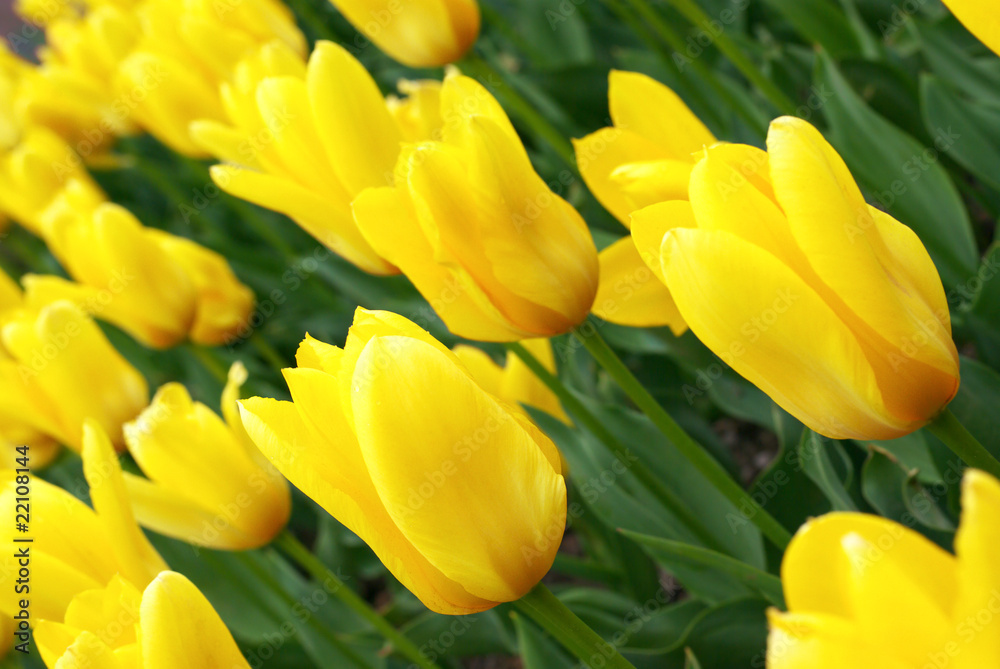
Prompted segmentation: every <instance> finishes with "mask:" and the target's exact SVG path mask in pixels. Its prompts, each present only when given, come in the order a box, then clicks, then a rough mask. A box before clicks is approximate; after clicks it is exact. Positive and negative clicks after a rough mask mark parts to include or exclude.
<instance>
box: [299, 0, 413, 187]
mask: <svg viewBox="0 0 1000 669" xmlns="http://www.w3.org/2000/svg"><path fill="white" fill-rule="evenodd" d="M351 4H353V2H352V3H351ZM360 4H367V3H360ZM341 10H342V11H344V12H345V15H346V16H347V17H348V18H349V19H351V20H354V18H356V17H352V12H353V11H356V10H355V9H354V8H352V7H343V6H341ZM367 20H368V19H365V21H364V22H366V21H367ZM364 22H363V23H364ZM399 23H401V21H399V20H394V21H392V23H391V25H393V26H396V25H398V24H399ZM306 80H307V84H308V88H309V98H310V99H311V100H312V109H313V114H314V115H315V118H316V119H317V126H318V129H319V134H320V138H321V139H322V146H323V147H325V148H326V155H327V158H328V159H329V161H330V164H332V165H333V168H334V170H335V171H336V173H337V176H338V177H339V178H340V182H341V183H342V184H344V185H345V186H346V187H347V192H348V194H349V195H350V196H356V195H357V194H358V193H360V192H361V191H362V190H364V189H365V188H369V187H379V186H387V185H392V174H393V168H394V166H395V164H396V158H397V157H398V156H399V142H400V139H401V138H400V134H399V129H398V128H397V127H396V124H395V122H394V121H393V119H392V115H391V114H389V110H388V109H386V106H385V100H384V98H383V97H382V93H381V92H380V91H379V89H378V86H377V85H376V84H375V80H374V79H372V77H371V75H370V74H368V71H367V70H365V68H364V67H363V66H362V65H361V63H359V62H358V61H357V59H355V58H354V56H352V55H351V54H350V53H348V51H347V50H346V49H344V48H343V47H342V46H340V45H338V44H334V43H333V42H326V41H320V42H317V44H316V48H315V49H314V51H313V53H312V56H310V58H309V70H308V74H307V77H306Z"/></svg>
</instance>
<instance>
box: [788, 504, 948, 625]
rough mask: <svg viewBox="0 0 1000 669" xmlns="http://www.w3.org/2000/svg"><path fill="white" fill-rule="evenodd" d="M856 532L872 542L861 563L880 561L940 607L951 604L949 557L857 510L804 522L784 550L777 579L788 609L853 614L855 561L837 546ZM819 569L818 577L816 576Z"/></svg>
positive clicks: (843, 615)
mask: <svg viewBox="0 0 1000 669" xmlns="http://www.w3.org/2000/svg"><path fill="white" fill-rule="evenodd" d="M850 534H853V535H857V536H858V537H860V538H861V539H863V540H864V541H865V542H866V543H867V544H868V545H870V546H872V547H873V549H872V552H871V558H872V559H869V560H865V562H864V564H872V563H874V562H875V561H876V559H877V560H885V561H886V562H887V563H888V564H890V565H891V567H892V568H893V569H895V570H897V571H898V572H900V573H901V574H903V575H904V576H905V578H906V580H907V581H908V582H911V583H914V584H917V587H919V589H920V590H922V591H924V592H925V593H926V598H927V599H928V600H929V601H932V602H934V603H936V604H937V606H938V608H940V609H941V610H943V611H950V610H951V607H952V606H953V605H954V600H955V587H956V564H955V559H954V557H953V556H951V555H949V554H948V553H947V552H945V551H944V550H942V549H941V548H939V547H938V546H936V545H934V544H932V543H931V542H930V541H928V540H927V539H926V538H925V537H923V536H922V535H920V534H918V533H917V532H914V531H913V530H911V529H908V528H906V527H903V526H902V525H899V524H898V523H894V522H892V521H890V520H886V519H885V518H879V517H877V516H870V515H866V514H859V513H830V514H827V515H825V516H822V517H821V518H818V519H816V520H812V521H809V522H808V523H806V524H805V525H804V526H803V527H802V528H801V529H800V530H799V531H798V533H797V534H796V535H795V539H794V540H793V541H792V543H791V544H790V545H789V547H788V550H787V551H786V552H785V557H784V560H783V562H782V565H781V580H782V583H783V584H784V586H785V601H786V602H787V603H788V608H789V610H791V611H803V612H807V611H808V612H816V613H824V614H830V615H833V616H839V617H841V618H853V617H854V615H855V601H854V597H853V593H852V585H851V584H852V580H853V569H854V565H853V564H852V562H851V555H850V554H849V553H848V552H845V551H844V550H842V541H843V538H844V537H845V536H847V535H850ZM818 572H822V574H823V577H822V578H817V573H818Z"/></svg>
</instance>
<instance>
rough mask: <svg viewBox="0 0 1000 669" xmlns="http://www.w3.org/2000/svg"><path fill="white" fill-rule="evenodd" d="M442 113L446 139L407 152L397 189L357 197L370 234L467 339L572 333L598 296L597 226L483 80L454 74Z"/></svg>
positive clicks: (399, 165)
mask: <svg viewBox="0 0 1000 669" xmlns="http://www.w3.org/2000/svg"><path fill="white" fill-rule="evenodd" d="M441 117H442V118H445V119H448V122H447V123H445V125H444V127H443V128H442V133H441V140H440V141H426V142H421V143H417V144H412V145H407V146H406V147H404V149H403V151H402V154H401V155H400V157H399V161H398V163H397V166H396V177H395V183H394V185H393V186H392V187H382V188H371V189H368V190H366V191H364V192H363V193H361V195H359V196H358V197H357V198H356V199H355V200H354V204H353V208H354V218H355V220H356V221H357V223H358V227H360V229H361V232H362V233H363V234H364V236H365V239H367V240H368V242H369V243H370V244H371V246H372V248H373V249H375V251H376V252H377V253H378V254H379V255H380V256H382V257H383V258H385V259H386V260H387V261H388V262H390V263H392V264H393V265H395V266H396V267H398V268H400V270H402V271H403V273H404V274H406V275H407V276H408V277H409V278H410V280H411V281H412V282H413V283H414V284H415V285H416V287H417V289H418V290H419V291H420V292H421V293H422V294H423V296H424V297H425V298H426V299H427V300H428V301H429V302H430V303H431V306H432V307H433V308H434V309H435V310H436V311H437V313H438V315H440V316H441V318H442V319H443V320H444V322H445V324H447V325H448V327H449V329H450V330H451V331H452V332H453V333H455V334H456V335H459V336H461V337H465V338H468V339H475V340H480V341H514V340H520V339H536V338H540V337H552V336H555V335H558V334H562V333H564V332H567V331H568V330H570V329H571V328H573V327H574V326H576V325H578V324H579V323H581V322H582V321H583V319H584V318H586V316H587V312H588V311H589V310H590V307H591V305H592V304H593V302H594V296H595V294H596V292H597V273H598V264H597V252H596V249H595V248H594V241H593V239H592V238H591V236H590V231H589V230H588V228H587V225H586V223H584V221H583V219H582V218H581V217H580V215H579V214H578V213H577V212H576V210H575V209H573V207H572V206H570V204H569V203H567V202H566V201H565V200H563V199H562V198H560V197H559V196H558V195H556V194H554V193H553V192H552V191H551V190H549V188H548V186H547V185H546V184H545V182H544V181H542V179H541V178H540V177H539V176H538V175H537V174H536V173H535V171H534V169H533V168H532V166H531V162H530V161H529V160H528V155H527V153H526V152H525V150H524V147H523V146H522V144H521V140H520V139H519V138H518V136H517V133H516V132H515V131H514V128H513V126H511V124H510V121H509V120H508V118H507V115H506V114H505V113H504V111H503V109H502V108H501V107H500V105H499V104H498V103H497V101H496V100H495V99H493V97H492V96H491V95H490V94H489V92H488V91H487V90H486V89H485V88H483V87H482V86H481V85H480V84H479V83H477V82H476V81H474V80H473V79H470V78H468V77H464V76H461V75H458V74H457V73H455V72H452V73H451V74H449V76H448V77H447V78H446V79H445V82H444V86H443V87H442V90H441Z"/></svg>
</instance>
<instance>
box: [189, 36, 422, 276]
mask: <svg viewBox="0 0 1000 669" xmlns="http://www.w3.org/2000/svg"><path fill="white" fill-rule="evenodd" d="M402 86H403V89H404V90H405V91H406V92H408V93H409V97H408V98H407V99H406V100H398V99H396V98H395V97H393V98H391V99H390V100H386V99H385V98H383V97H382V93H381V92H380V91H379V88H378V85H377V84H376V83H375V80H374V79H372V77H371V75H369V74H368V72H367V70H365V68H364V67H363V66H362V65H361V63H359V62H358V61H357V60H356V59H355V58H354V57H353V56H352V55H351V54H350V53H348V52H347V50H346V49H344V48H343V47H341V46H339V45H336V44H334V43H332V42H325V41H321V42H318V43H317V44H316V48H315V49H314V50H313V53H312V55H311V56H310V58H309V62H308V64H306V63H304V62H303V60H302V58H301V57H299V56H298V55H297V54H296V53H295V52H294V51H292V50H291V49H289V48H288V47H287V46H285V45H284V44H281V43H272V44H268V45H266V46H264V47H262V48H261V49H260V50H259V51H258V52H256V53H255V54H253V56H252V57H248V58H247V59H245V60H244V61H243V62H242V63H240V65H239V67H237V69H236V74H235V75H234V78H233V82H232V83H231V84H224V85H223V87H222V98H223V101H224V103H225V106H226V110H227V113H228V116H229V123H228V124H225V123H219V122H216V121H211V120H204V121H199V122H197V123H194V124H193V125H192V127H191V134H192V137H193V138H194V139H195V141H197V142H198V143H199V145H200V146H202V148H203V149H205V150H206V151H208V152H209V153H211V154H212V155H214V156H216V157H218V158H220V159H222V160H223V161H225V163H226V164H225V165H219V166H216V167H214V168H212V179H213V180H214V181H215V183H216V184H217V185H218V186H219V187H220V188H221V189H223V190H225V191H226V192H228V193H230V194H232V195H235V196H236V197H239V198H243V199H245V200H248V201H250V202H253V203H254V204H258V205H260V206H262V207H267V208H268V209H272V210H274V211H277V212H280V213H283V214H285V215H287V216H288V217H289V218H291V219H292V220H294V221H295V222H296V223H298V224H299V225H300V226H301V227H302V229H303V230H305V231H306V232H308V233H309V234H311V235H312V236H313V237H315V238H316V239H317V240H319V241H320V242H321V243H323V244H324V245H326V246H327V247H328V248H329V249H330V250H332V251H333V252H334V253H336V254H337V255H339V256H341V257H343V258H345V259H347V260H348V261H350V262H352V263H353V264H355V265H357V266H358V267H360V268H361V269H363V270H365V271H366V272H370V273H372V274H378V275H386V274H398V273H399V270H397V269H396V268H395V267H394V266H392V265H391V264H390V263H388V262H386V261H385V260H383V259H382V258H381V257H380V256H379V255H378V254H377V253H375V251H374V250H373V249H372V247H371V246H370V245H369V244H368V242H367V241H365V239H364V237H363V236H362V234H361V232H360V231H359V230H358V227H357V225H356V224H355V222H354V218H353V216H352V214H351V201H352V200H353V199H354V198H355V197H357V195H358V194H359V193H360V192H361V191H363V190H364V189H366V188H369V187H377V186H385V185H387V184H391V183H392V182H393V170H394V168H395V165H396V159H397V158H398V156H399V151H400V142H401V141H422V140H425V139H430V138H431V136H432V133H434V132H438V128H439V125H440V123H441V119H440V112H439V109H440V104H439V103H438V104H435V103H436V102H437V100H438V99H439V90H440V85H439V84H436V83H426V82H419V83H418V82H405V83H403V84H402ZM423 133H426V134H423Z"/></svg>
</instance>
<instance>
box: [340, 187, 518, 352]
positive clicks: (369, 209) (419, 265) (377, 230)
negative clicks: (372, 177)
mask: <svg viewBox="0 0 1000 669" xmlns="http://www.w3.org/2000/svg"><path fill="white" fill-rule="evenodd" d="M352 206H353V209H354V217H355V220H356V221H357V222H358V227H359V228H360V229H361V231H362V232H363V233H364V235H365V239H367V240H368V242H369V243H371V245H372V247H373V248H374V249H375V250H376V251H377V252H378V253H379V255H381V256H382V257H383V258H385V259H386V260H387V261H388V262H390V263H392V264H393V265H395V266H396V267H399V268H400V269H401V270H402V271H403V272H404V273H405V274H406V276H407V277H408V278H409V279H410V281H412V282H413V285H415V286H416V287H417V290H419V291H420V294H421V295H423V296H424V298H425V299H426V300H427V301H428V302H430V304H431V306H432V307H433V308H434V311H435V312H437V314H438V315H439V316H440V317H441V319H442V320H443V321H444V322H445V324H446V325H447V326H448V328H449V329H450V330H451V331H452V332H461V333H462V334H463V335H464V336H465V337H468V338H469V339H477V340H480V341H503V340H515V339H521V338H524V337H528V336H530V333H529V332H527V331H524V330H521V329H519V328H516V327H515V326H514V325H512V324H510V323H509V322H508V321H507V320H506V319H505V318H504V317H503V315H501V314H500V312H499V311H498V310H497V309H496V307H494V306H493V305H492V304H490V302H489V299H488V298H487V297H486V296H485V295H482V291H481V290H480V289H479V288H478V287H477V286H476V285H475V284H474V283H473V282H472V281H471V280H468V278H467V277H465V278H463V277H462V275H461V274H459V273H457V272H454V271H452V270H451V269H449V268H447V267H444V266H442V265H439V264H438V263H436V262H435V260H434V250H433V249H432V248H431V246H430V244H429V243H428V241H427V238H426V237H425V236H424V233H423V231H422V230H421V228H420V225H419V223H418V222H417V217H416V213H415V212H414V211H413V208H412V206H411V204H410V202H409V201H408V198H407V197H406V195H405V194H403V193H401V192H400V191H398V190H396V189H393V188H370V189H368V190H366V191H364V192H363V193H361V195H359V196H358V197H357V198H356V199H355V200H354V203H353V205H352Z"/></svg>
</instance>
